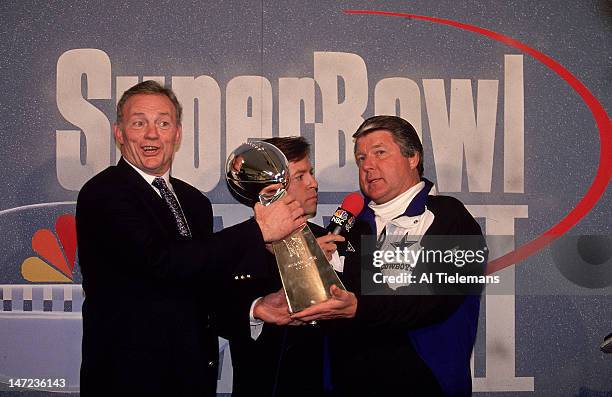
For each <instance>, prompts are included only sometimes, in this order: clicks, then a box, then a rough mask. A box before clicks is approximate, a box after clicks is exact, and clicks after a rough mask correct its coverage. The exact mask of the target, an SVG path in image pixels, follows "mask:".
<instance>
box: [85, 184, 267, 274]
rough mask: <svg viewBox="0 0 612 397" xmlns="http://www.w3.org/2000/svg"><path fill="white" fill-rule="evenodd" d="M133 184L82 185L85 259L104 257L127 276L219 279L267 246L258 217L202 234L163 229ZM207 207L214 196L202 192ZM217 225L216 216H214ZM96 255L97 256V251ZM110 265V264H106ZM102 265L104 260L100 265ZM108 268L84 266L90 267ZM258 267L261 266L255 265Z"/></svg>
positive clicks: (96, 260) (99, 260)
mask: <svg viewBox="0 0 612 397" xmlns="http://www.w3.org/2000/svg"><path fill="white" fill-rule="evenodd" d="M130 193H131V192H130V191H129V190H120V191H118V192H117V191H109V190H108V189H97V190H89V189H87V188H86V187H85V188H83V190H82V191H81V193H80V194H79V199H78V202H77V212H76V218H77V238H78V243H79V256H80V258H82V260H83V262H90V263H105V264H106V266H108V267H110V268H112V267H113V266H117V265H116V264H119V263H123V264H125V263H129V266H122V268H121V269H113V270H112V271H114V272H120V273H121V274H123V275H124V276H126V277H127V278H132V277H134V278H142V277H145V278H152V279H156V280H160V281H165V282H166V281H167V282H183V281H194V278H195V279H200V280H204V281H206V282H215V281H216V280H218V279H219V278H220V277H224V276H228V275H229V274H230V273H231V272H232V271H233V270H234V269H235V267H236V265H237V264H244V263H245V262H242V261H241V260H240V259H241V258H242V257H244V256H246V255H248V253H249V252H250V251H252V250H260V249H263V247H264V242H263V237H262V235H261V231H260V229H259V227H258V225H257V223H256V222H255V220H254V219H251V220H248V221H246V222H243V223H241V224H239V225H236V226H232V227H229V228H226V229H224V230H223V231H221V232H219V233H214V234H209V235H208V236H207V237H206V238H203V239H194V240H178V239H176V238H175V237H174V236H169V235H168V234H167V233H160V232H159V231H160V230H163V228H161V227H160V226H159V225H157V224H156V222H159V220H158V219H155V217H152V216H148V215H149V214H148V212H147V211H143V210H142V208H139V207H140V206H142V205H143V204H142V202H141V201H140V200H138V198H137V197H135V196H134V195H133V194H130ZM201 205H202V211H205V212H206V213H208V215H205V216H206V217H211V216H212V211H211V205H210V202H209V201H208V200H207V199H205V197H204V196H202V203H201ZM209 222H210V224H211V225H212V218H211V219H209ZM94 256H95V257H94ZM106 266H105V267H106ZM97 267H99V266H97ZM108 270H109V269H108V268H106V269H95V268H90V269H83V271H84V272H85V271H87V272H90V273H94V272H98V271H101V272H105V273H108ZM253 270H256V269H253Z"/></svg>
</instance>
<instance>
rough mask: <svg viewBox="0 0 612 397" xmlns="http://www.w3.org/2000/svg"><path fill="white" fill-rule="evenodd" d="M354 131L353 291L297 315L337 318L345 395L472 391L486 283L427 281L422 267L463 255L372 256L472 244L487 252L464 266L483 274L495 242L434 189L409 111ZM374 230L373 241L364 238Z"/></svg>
mask: <svg viewBox="0 0 612 397" xmlns="http://www.w3.org/2000/svg"><path fill="white" fill-rule="evenodd" d="M353 138H354V139H355V161H356V162H357V166H358V167H359V186H360V188H361V191H362V193H363V194H364V196H365V199H366V206H365V208H364V210H363V212H362V213H361V214H360V215H359V217H358V220H357V222H356V224H355V226H354V227H353V232H352V234H351V235H350V236H349V241H350V242H351V244H352V245H353V246H354V247H357V249H356V253H355V255H351V253H348V252H347V253H346V260H345V265H344V270H343V272H342V274H341V278H342V281H343V282H344V284H345V286H346V287H347V289H348V290H349V291H353V292H348V291H344V290H341V289H339V288H336V287H335V286H332V291H331V292H332V294H333V295H334V298H332V299H329V300H328V301H326V302H323V303H320V304H317V305H314V306H311V307H310V308H308V309H306V310H304V311H302V312H300V313H297V314H295V315H293V316H292V317H293V318H294V319H297V320H301V321H312V320H335V322H332V323H330V325H331V324H333V325H334V326H333V327H332V328H333V329H334V333H333V334H332V336H331V341H330V353H331V358H332V381H333V385H334V392H335V393H336V394H337V395H340V396H352V395H360V396H381V395H389V396H391V395H393V396H396V395H414V396H425V395H426V396H443V395H453V396H463V395H470V394H471V376H470V355H471V351H472V347H473V344H474V340H475V336H476V329H477V324H478V311H479V302H480V300H479V295H478V293H479V287H477V288H467V289H466V290H467V293H465V290H464V289H462V288H454V287H455V286H450V287H449V286H448V285H444V283H437V284H435V283H433V285H431V286H430V285H427V282H425V285H423V284H421V285H419V284H420V282H422V280H423V279H422V278H418V277H415V276H416V275H423V274H427V272H428V271H430V270H433V271H438V272H439V271H441V270H450V271H452V272H455V271H458V272H459V271H460V270H459V268H460V267H461V266H462V265H461V264H460V263H459V262H458V261H455V262H453V261H451V263H450V264H448V265H443V264H441V263H438V262H434V263H425V261H424V260H423V259H422V258H423V257H421V259H419V261H418V262H416V263H414V262H412V263H411V262H410V261H409V260H397V259H393V258H392V259H390V260H389V261H387V262H385V263H384V264H382V265H380V264H376V262H375V261H373V260H372V258H376V253H377V252H384V253H387V252H390V253H394V252H397V251H396V250H402V249H410V250H412V251H413V252H419V249H420V248H422V250H424V251H423V252H426V251H427V250H429V249H432V248H434V247H435V248H448V249H449V252H450V253H454V252H458V251H465V250H472V251H474V252H476V251H478V252H481V255H482V256H483V258H482V261H480V262H476V263H474V264H473V265H470V266H465V267H464V268H463V270H462V272H463V273H466V272H467V273H474V274H481V273H482V271H483V269H484V265H485V263H484V262H485V261H486V247H485V243H484V238H483V237H482V233H481V230H480V226H479V225H478V223H476V221H475V220H474V218H473V217H472V216H471V215H470V214H469V212H468V211H467V210H466V208H465V207H464V206H463V204H461V202H459V201H458V200H456V199H454V198H452V197H447V196H437V195H435V194H434V190H433V183H432V182H430V181H429V180H427V179H425V178H423V146H422V144H421V142H420V139H419V137H418V135H417V133H416V131H415V129H414V128H413V127H412V125H410V123H408V122H407V121H406V120H403V119H401V118H399V117H395V116H376V117H371V118H369V119H367V120H365V121H364V122H363V124H362V125H361V126H360V127H359V128H358V129H357V131H356V132H355V134H354V135H353ZM368 236H369V239H370V241H372V244H371V245H372V247H368V246H367V244H365V243H364V244H361V243H362V238H365V239H366V240H364V241H367V239H368ZM417 247H418V248H417ZM426 281H427V279H426ZM430 288H431V289H430ZM424 292H426V293H424ZM336 319H337V320H336Z"/></svg>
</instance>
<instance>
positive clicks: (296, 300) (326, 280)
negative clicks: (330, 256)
mask: <svg viewBox="0 0 612 397" xmlns="http://www.w3.org/2000/svg"><path fill="white" fill-rule="evenodd" d="M272 247H273V249H274V255H275V256H276V263H277V264H278V270H279V272H280V277H281V281H282V283H283V288H284V290H285V296H286V297H287V303H288V305H289V311H291V313H295V312H299V311H301V310H304V309H306V308H308V307H310V306H312V305H314V304H316V303H320V302H323V301H325V300H327V299H329V298H331V294H330V292H329V289H330V287H331V286H332V285H336V286H337V287H339V288H342V289H346V288H345V287H344V285H343V284H342V281H340V279H339V278H338V275H337V274H336V272H335V271H334V269H333V267H332V266H331V265H330V263H329V262H328V261H327V258H326V257H325V254H324V253H323V250H322V249H321V247H319V244H318V243H317V239H316V238H315V236H314V234H312V231H311V230H310V228H309V227H308V225H307V224H304V225H303V226H302V227H300V228H299V229H298V230H296V231H295V232H293V233H292V234H290V235H289V236H288V237H286V238H284V239H283V240H280V241H277V242H275V243H273V244H272Z"/></svg>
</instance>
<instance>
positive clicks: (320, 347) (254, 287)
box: [230, 137, 344, 397]
mask: <svg viewBox="0 0 612 397" xmlns="http://www.w3.org/2000/svg"><path fill="white" fill-rule="evenodd" d="M265 142H268V143H271V144H273V145H275V146H276V147H278V148H279V149H280V150H281V151H282V152H283V154H284V155H285V157H287V160H288V161H289V178H290V179H289V185H288V188H287V192H288V193H289V194H291V196H292V197H294V198H295V199H296V201H298V202H299V203H300V204H301V206H302V208H303V209H304V213H305V215H306V216H307V217H309V218H310V217H314V216H315V215H316V212H317V202H318V194H317V190H318V184H317V181H316V179H315V176H314V170H313V168H312V165H311V163H310V145H309V144H308V142H307V141H306V140H305V139H304V138H303V137H282V138H270V139H266V140H265ZM308 226H309V227H310V229H311V230H312V232H313V234H314V235H315V236H316V237H317V241H318V243H319V245H320V246H321V248H322V249H323V250H324V252H325V254H326V256H327V257H328V259H329V260H331V261H332V263H335V264H336V266H338V265H337V262H339V261H340V258H339V257H338V256H337V254H334V253H335V252H336V244H335V243H336V242H338V241H344V238H343V237H342V236H336V235H332V234H328V233H327V231H326V230H325V229H324V228H322V227H321V226H318V225H316V224H314V223H311V222H309V223H308ZM264 261H265V262H264V263H262V266H264V265H265V266H267V267H268V270H269V273H268V275H265V274H260V275H259V276H258V277H252V278H250V279H238V280H236V281H235V284H236V290H238V291H239V293H240V294H241V295H242V296H248V297H250V298H251V299H254V298H256V297H259V296H262V295H265V294H269V293H272V292H273V291H277V290H278V289H279V288H281V287H282V283H281V280H280V276H279V271H278V267H277V265H276V260H275V259H274V256H273V255H272V254H271V253H268V255H267V259H266V258H264ZM281 298H282V299H285V296H284V294H282V296H281ZM294 325H295V324H294ZM302 325H304V324H302ZM230 348H231V352H232V365H233V369H234V373H233V393H232V395H233V396H235V397H238V396H253V395H258V396H276V397H280V396H292V397H293V396H309V397H316V396H322V395H323V394H324V392H325V390H324V365H323V364H324V335H323V332H322V330H321V328H320V326H318V325H316V326H312V325H305V326H297V327H295V326H278V325H275V324H260V325H257V324H254V325H253V332H252V335H250V336H245V335H236V336H235V337H234V338H232V339H230Z"/></svg>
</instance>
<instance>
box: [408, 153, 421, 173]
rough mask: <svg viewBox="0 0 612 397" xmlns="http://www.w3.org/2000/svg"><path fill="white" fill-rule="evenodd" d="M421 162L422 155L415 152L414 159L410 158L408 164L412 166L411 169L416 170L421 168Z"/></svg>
mask: <svg viewBox="0 0 612 397" xmlns="http://www.w3.org/2000/svg"><path fill="white" fill-rule="evenodd" d="M420 160H421V155H420V154H419V153H418V152H415V153H414V155H413V156H412V157H408V164H410V169H411V170H414V169H416V168H417V167H418V166H419V161H420Z"/></svg>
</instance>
